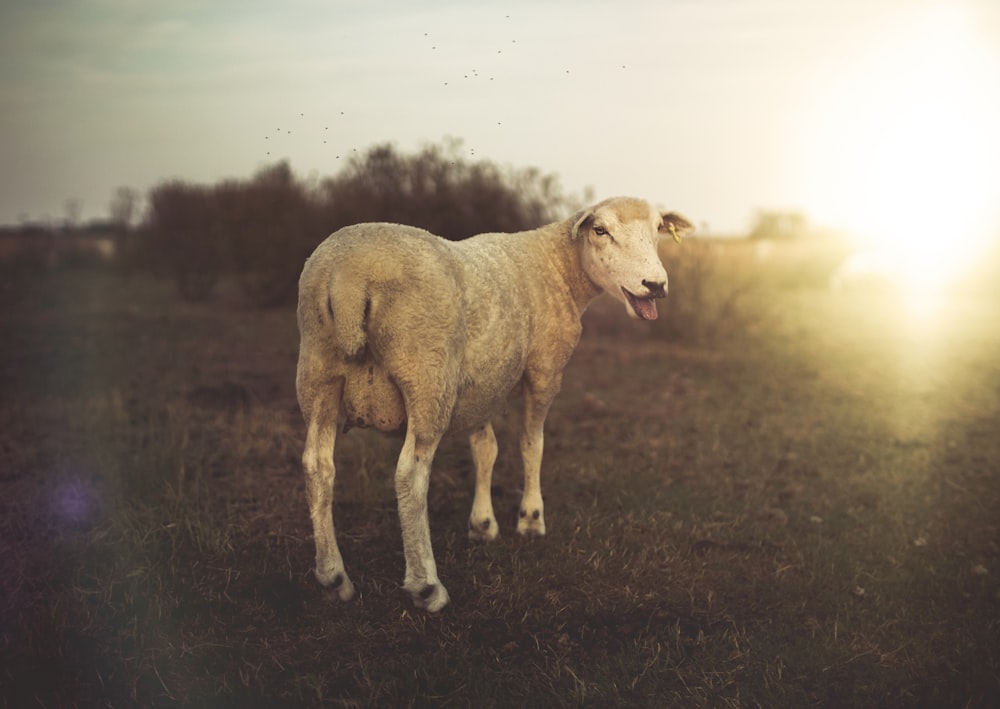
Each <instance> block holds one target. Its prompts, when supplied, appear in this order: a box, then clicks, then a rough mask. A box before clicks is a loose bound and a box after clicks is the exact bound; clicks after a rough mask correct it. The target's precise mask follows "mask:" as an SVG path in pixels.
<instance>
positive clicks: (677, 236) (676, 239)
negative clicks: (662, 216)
mask: <svg viewBox="0 0 1000 709" xmlns="http://www.w3.org/2000/svg"><path fill="white" fill-rule="evenodd" d="M670 233H671V234H672V235H673V237H674V242H675V243H678V244H679V243H681V235H680V234H678V233H677V227H676V226H675V225H674V223H673V222H670Z"/></svg>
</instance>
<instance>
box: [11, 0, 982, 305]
mask: <svg viewBox="0 0 1000 709" xmlns="http://www.w3.org/2000/svg"><path fill="white" fill-rule="evenodd" d="M0 18H2V22H0V60H2V61H0V67H2V68H0V162H2V164H3V165H4V170H3V173H2V176H0V180H2V183H0V224H3V225H5V226H4V227H3V230H2V233H0V236H2V240H0V258H2V259H3V261H4V263H5V264H6V265H7V266H11V265H15V267H17V268H20V267H23V266H24V265H29V264H35V265H36V266H39V265H42V266H49V267H51V266H52V265H54V264H55V263H57V262H63V263H65V262H67V261H74V260H75V261H80V260H91V261H115V262H118V263H119V264H120V265H122V264H125V263H128V264H130V266H129V267H135V266H140V265H143V264H145V265H147V266H149V265H155V266H156V267H157V269H158V270H159V271H161V272H163V273H167V274H168V275H170V276H171V277H172V278H174V279H175V280H176V281H177V284H178V290H179V292H180V293H181V294H182V295H183V296H184V297H187V298H194V299H204V298H207V297H209V296H210V295H211V293H212V290H213V288H214V285H213V284H214V283H215V282H216V281H217V280H218V278H219V277H220V276H222V275H225V274H238V275H240V277H241V282H242V284H243V288H244V290H245V291H246V292H247V294H248V296H249V297H250V299H251V300H252V301H253V302H254V303H257V304H261V305H268V304H274V303H278V302H283V301H287V300H288V299H289V298H291V297H292V296H293V295H294V280H295V276H296V275H297V272H298V270H299V268H300V267H301V263H302V260H303V258H304V256H305V255H306V254H308V253H309V252H310V251H311V249H312V248H313V247H314V246H315V245H316V243H318V241H319V240H321V239H322V238H323V237H324V236H326V235H327V234H329V233H330V232H332V231H333V230H335V229H336V228H338V227H340V226H343V225H344V224H347V223H352V222H356V221H362V220H375V219H378V220H388V221H400V222H407V223H411V224H416V225H420V226H424V227H427V228H429V229H431V230H433V231H435V232H437V233H440V234H441V235H443V236H446V237H448V238H462V237H465V236H468V235H470V234H473V233H477V232H480V231H487V230H491V231H492V230H497V231H499V230H515V229H520V228H528V227H532V226H536V225H538V224H541V223H543V222H545V221H549V220H554V219H561V218H564V217H565V216H567V215H568V214H569V213H571V212H572V211H573V210H574V209H576V208H578V207H579V206H581V205H583V204H584V203H586V202H590V201H595V200H597V199H603V198H604V197H608V196H613V195H617V194H634V195H637V196H641V197H645V198H647V199H649V200H650V201H652V202H654V203H656V204H658V205H660V206H662V207H664V208H667V209H676V210H678V211H681V212H682V213H684V214H685V215H686V216H688V217H689V218H690V219H692V220H693V221H694V222H695V223H697V224H698V225H699V233H698V238H699V239H701V240H713V241H715V242H718V243H719V244H729V245H730V246H735V244H736V242H745V241H746V240H747V239H749V240H750V241H753V242H754V244H755V246H754V248H753V249H748V248H746V246H745V243H742V244H741V245H740V247H739V250H740V254H741V258H745V259H751V260H753V261H754V262H757V263H760V262H768V263H774V262H778V263H784V264H785V265H790V266H791V271H792V273H794V274H797V275H796V278H797V279H798V280H800V281H801V280H806V281H809V283H810V284H811V285H814V286H823V287H832V288H834V289H842V288H845V287H854V286H856V285H858V284H860V283H864V284H865V286H866V287H870V286H873V285H877V286H878V287H879V288H886V289H890V290H893V291H894V292H897V293H902V294H903V296H904V298H903V300H904V301H905V302H906V303H907V304H908V307H912V308H914V309H927V308H929V307H930V306H929V305H928V303H929V302H930V301H933V300H934V298H935V294H937V293H939V292H942V291H945V290H949V289H954V288H955V287H956V286H961V287H962V288H966V289H968V288H970V287H972V286H975V287H976V288H980V287H982V286H983V285H984V284H989V283H992V282H993V281H994V280H995V275H996V268H995V267H993V266H994V264H995V262H996V261H997V260H998V256H997V254H998V246H997V242H998V240H1000V239H998V235H1000V131H997V130H996V126H997V125H1000V5H998V4H997V3H995V2H992V0H927V1H923V0H917V1H909V0H845V2H840V3H836V4H834V3H826V2H814V1H806V2H801V1H794V2H793V1H792V0H741V1H739V2H737V1H736V0H708V1H698V2H695V1H693V0H675V1H672V2H614V3H611V2H586V3H570V2H530V3H528V2H520V1H518V0H512V1H511V2H506V3H479V4H476V5H475V6H470V5H468V4H465V3H453V2H444V1H441V2H426V3H420V4H419V5H417V4H413V3H405V2H393V1H385V2H374V3H362V2H333V3H324V2H310V1H298V0H297V1H294V2H290V3H287V4H284V5H282V6H281V8H280V9H279V8H276V7H274V6H273V5H272V4H270V3H262V2H249V3H246V2H243V3H235V2H228V1H227V2H217V3H200V2H179V3H171V4H170V5H168V6H156V7H145V6H136V5H134V4H133V3H125V2H116V1H114V0H90V1H88V2H75V3H68V2H54V3H45V4H26V3H19V4H8V5H7V6H5V7H4V8H3V9H2V10H0ZM720 248H721V247H720ZM717 251H718V249H717ZM786 275H790V274H786Z"/></svg>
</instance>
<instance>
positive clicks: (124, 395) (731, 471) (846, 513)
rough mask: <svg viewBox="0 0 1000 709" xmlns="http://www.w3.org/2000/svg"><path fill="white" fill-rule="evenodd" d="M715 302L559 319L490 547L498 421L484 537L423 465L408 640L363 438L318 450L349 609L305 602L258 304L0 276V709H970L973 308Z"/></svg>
mask: <svg viewBox="0 0 1000 709" xmlns="http://www.w3.org/2000/svg"><path fill="white" fill-rule="evenodd" d="M749 297H751V298H752V299H753V305H754V311H753V312H754V313H755V316H754V317H752V318H749V317H731V318H729V319H720V320H718V321H717V322H715V323H714V324H713V327H712V328H711V332H712V333H713V336H712V337H711V338H688V339H685V338H679V337H677V336H676V332H675V331H674V330H668V329H667V328H666V327H665V326H664V327H657V326H649V325H648V324H641V323H634V322H631V321H626V320H625V314H624V312H622V309H621V307H620V306H618V305H617V304H615V303H613V302H610V301H599V302H598V303H595V305H594V307H593V308H592V311H591V312H590V313H588V316H587V320H586V329H585V334H584V337H583V341H582V343H581V346H580V348H579V349H578V351H577V353H576V355H575V356H574V358H573V360H572V362H571V364H570V366H569V368H568V371H567V373H566V377H565V385H564V389H563V392H562V394H561V395H560V397H559V398H558V399H557V401H556V404H555V406H554V407H553V410H552V413H551V415H550V418H549V421H548V424H547V426H546V448H545V458H544V462H543V488H544V493H545V498H546V517H547V524H548V536H546V537H545V538H542V539H533V540H523V539H520V538H519V537H518V536H517V535H516V534H515V533H514V526H515V515H516V508H517V504H518V500H519V492H520V486H521V481H520V462H519V456H518V454H517V443H516V427H517V411H516V405H512V407H511V411H510V414H509V416H507V417H505V418H504V419H503V420H502V421H500V422H498V424H497V431H498V438H499V440H500V445H501V452H500V457H499V459H498V461H497V466H496V473H495V486H494V491H493V492H494V505H495V507H496V510H497V514H498V518H499V521H500V525H501V537H500V539H499V540H498V541H496V542H494V543H492V544H488V545H480V544H473V543H471V542H469V541H468V539H467V537H466V520H467V517H468V514H469V510H470V506H471V501H472V484H473V480H472V470H471V460H470V456H469V454H468V451H467V444H466V442H465V441H461V440H448V441H446V442H445V443H444V445H443V446H442V448H441V450H440V452H439V454H438V457H437V459H436V460H435V466H434V476H433V479H432V482H431V495H430V514H431V528H432V534H433V541H434V545H435V551H436V556H437V560H438V567H439V571H440V574H441V577H442V580H443V582H444V583H445V584H446V585H447V587H448V590H449V592H450V594H451V597H452V604H451V605H450V606H448V607H447V608H446V609H445V611H444V612H442V613H441V614H439V615H435V616H429V615H426V614H423V613H420V612H417V611H415V610H414V609H413V608H412V604H411V602H410V600H409V598H408V596H407V595H406V594H405V593H404V592H403V591H402V590H401V589H400V583H401V581H402V574H403V559H402V544H401V540H400V537H399V527H398V521H397V518H396V510H395V500H394V497H393V488H392V474H391V471H392V469H393V466H394V461H395V456H396V454H397V452H398V446H399V441H398V440H396V439H391V438H383V437H380V436H378V435H376V434H373V433H372V432H368V431H352V432H351V433H350V434H348V435H346V436H342V437H341V438H340V440H339V444H338V445H339V447H338V451H337V463H338V474H339V477H338V480H337V492H336V503H335V519H336V523H337V528H338V535H339V538H340V542H341V547H342V550H343V553H344V556H345V560H346V563H347V565H348V569H349V571H350V573H351V575H352V579H353V580H354V581H355V583H356V585H357V587H358V591H359V597H358V598H356V599H355V600H354V601H352V602H350V603H346V604H344V603H340V602H339V601H337V600H336V599H335V597H331V596H329V595H327V594H326V593H324V592H323V591H322V590H321V589H320V588H319V587H318V585H317V584H316V582H315V580H314V579H313V577H312V572H311V567H312V561H313V547H312V538H311V529H310V526H309V520H308V513H307V509H306V505H305V496H304V485H303V482H302V474H301V470H300V463H299V456H300V455H301V447H302V443H303V430H302V425H301V419H300V417H299V414H298V411H297V408H296V404H295V397H294V368H295V358H296V353H297V346H298V342H297V333H296V327H295V318H294V310H293V309H289V308H284V309H271V310H256V309H251V308H248V307H246V306H244V305H243V304H242V303H241V301H240V300H239V298H238V296H237V293H236V291H235V290H227V289H225V288H224V289H223V290H222V291H221V292H220V293H219V295H218V297H217V298H216V299H215V300H214V301H211V302H208V303H202V304H191V303H184V302H181V301H178V300H177V299H176V298H175V296H174V294H173V292H172V290H171V288H170V286H169V285H168V284H165V283H161V282H156V281H150V280H148V279H146V278H143V277H141V276H124V275H118V274H109V273H104V272H100V271H92V272H90V271H79V272H73V271H70V272H65V273H52V274H43V275H40V276H37V275H36V276H35V277H32V278H24V277H14V276H12V277H9V278H7V279H6V281H5V283H4V285H3V288H2V290H0V303H2V306H3V307H2V311H0V341H2V342H3V345H2V354H0V391H2V392H3V396H2V404H0V426H2V428H0V564H2V566H0V587H2V592H0V613H2V615H0V638H2V640H0V697H2V701H3V706H5V707H20V706H44V707H57V706H60V707H62V706H81V707H84V706H113V707H131V706H164V707H167V706H170V707H173V706H196V707H202V706H211V707H228V706H241V707H246V706H275V705H279V704H282V703H285V704H287V703H289V702H291V703H293V704H294V705H295V706H335V707H339V706H345V707H360V706H394V707H400V706H430V705H434V706H469V705H472V704H475V705H476V706H486V707H490V706H498V707H503V706H519V707H520V706H540V707H548V706H648V707H663V706H684V707H698V706H704V707H719V706H733V707H742V706H760V707H803V706H879V707H893V706H970V707H988V706H997V705H998V704H1000V667H998V663H1000V645H998V643H997V638H998V637H1000V625H998V611H1000V583H998V576H1000V563H998V555H1000V546H998V545H1000V533H998V524H1000V522H998V520H1000V436H998V435H997V433H998V424H1000V317H998V307H997V304H996V303H995V302H993V301H992V300H990V299H985V298H974V297H970V296H963V297H959V296H955V297H950V298H948V299H946V300H945V301H943V302H942V303H941V304H939V306H938V310H937V311H936V312H935V311H927V312H924V313H923V314H922V315H920V316H918V315H917V314H916V313H911V312H909V311H907V309H906V308H905V307H904V306H903V304H901V303H899V302H898V301H897V300H896V299H894V298H893V297H892V296H891V295H888V294H885V293H878V292H855V293H846V294H838V295H835V294H831V293H829V292H827V291H825V290H820V289H808V288H803V289H762V290H759V291H756V292H754V293H753V294H752V295H751V296H749ZM664 307H665V308H669V307H670V301H669V299H668V301H666V304H665V306H664Z"/></svg>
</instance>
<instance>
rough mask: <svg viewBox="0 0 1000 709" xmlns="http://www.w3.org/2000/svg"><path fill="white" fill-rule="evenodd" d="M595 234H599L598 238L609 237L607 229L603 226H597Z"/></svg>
mask: <svg viewBox="0 0 1000 709" xmlns="http://www.w3.org/2000/svg"><path fill="white" fill-rule="evenodd" d="M594 233H595V234H597V235H598V236H607V235H608V230H607V229H605V228H604V227H602V226H595V227H594Z"/></svg>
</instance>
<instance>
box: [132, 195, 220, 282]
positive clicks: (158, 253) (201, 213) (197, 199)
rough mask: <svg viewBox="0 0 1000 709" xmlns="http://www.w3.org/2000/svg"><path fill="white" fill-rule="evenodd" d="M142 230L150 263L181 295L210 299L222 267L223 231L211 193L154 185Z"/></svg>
mask: <svg viewBox="0 0 1000 709" xmlns="http://www.w3.org/2000/svg"><path fill="white" fill-rule="evenodd" d="M146 226H147V234H148V237H149V245H148V246H149V248H150V250H151V252H152V253H151V255H152V259H151V260H152V263H153V264H154V267H155V268H156V269H157V270H166V271H167V272H168V273H169V275H170V276H171V278H173V280H174V283H175V284H176V285H177V290H178V293H180V295H181V297H183V298H185V299H187V300H206V299H208V298H209V297H211V295H212V291H213V290H214V288H215V284H216V283H217V282H218V280H219V277H220V276H221V275H222V272H223V269H224V267H225V243H224V241H223V238H222V235H223V233H224V232H223V230H222V225H221V224H220V220H219V218H218V210H217V203H216V201H215V200H214V199H213V198H212V194H211V191H210V190H209V189H207V188H205V187H200V186H195V185H189V184H185V183H183V182H179V181H173V182H167V183H164V184H162V185H159V186H158V187H155V188H154V189H153V190H152V191H151V192H150V194H149V214H148V216H147V225H146Z"/></svg>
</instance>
